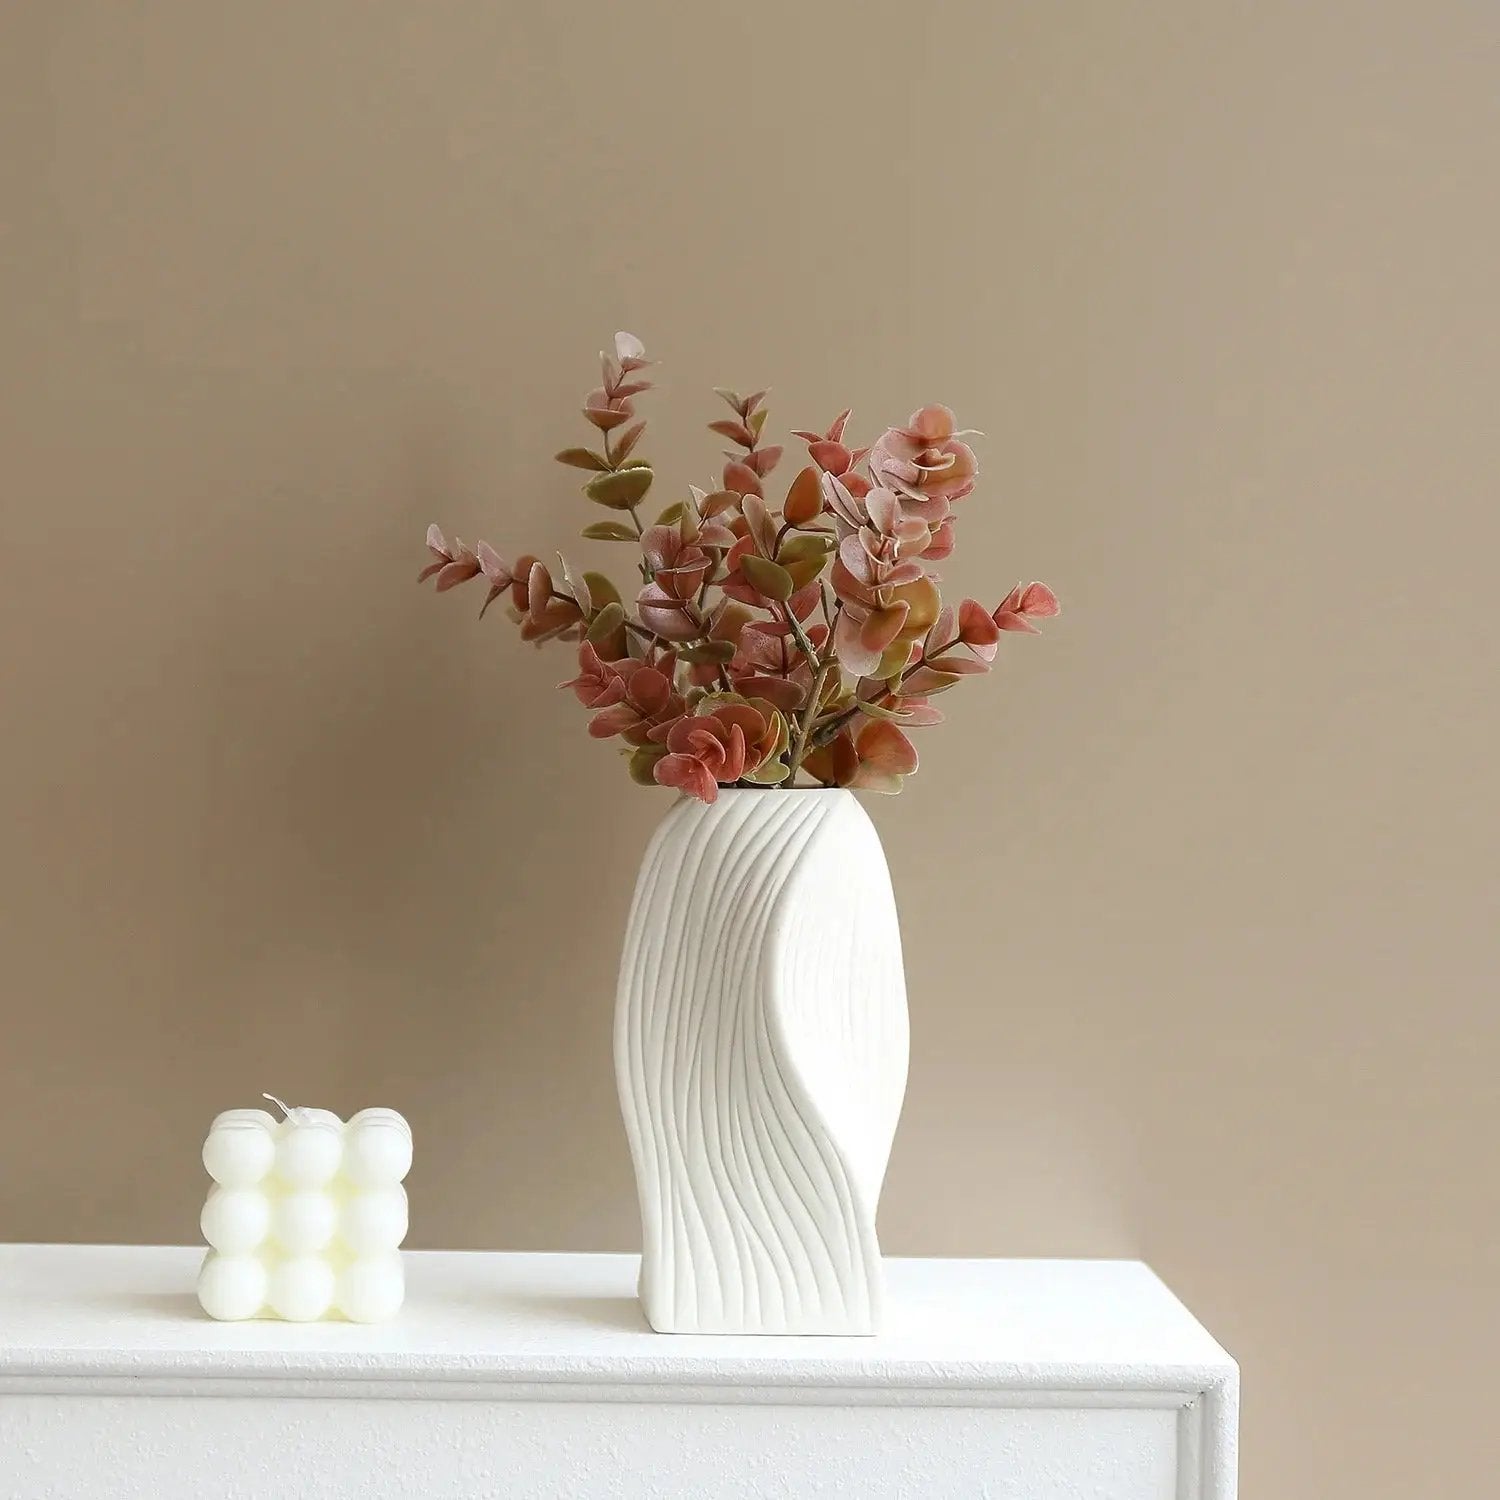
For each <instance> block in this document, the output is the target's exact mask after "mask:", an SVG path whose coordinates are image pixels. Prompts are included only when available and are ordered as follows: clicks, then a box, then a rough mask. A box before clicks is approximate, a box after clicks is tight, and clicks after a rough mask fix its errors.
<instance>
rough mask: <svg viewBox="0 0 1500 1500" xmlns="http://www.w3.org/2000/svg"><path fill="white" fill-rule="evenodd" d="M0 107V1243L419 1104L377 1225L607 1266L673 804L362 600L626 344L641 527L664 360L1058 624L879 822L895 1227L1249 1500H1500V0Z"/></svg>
mask: <svg viewBox="0 0 1500 1500" xmlns="http://www.w3.org/2000/svg"><path fill="white" fill-rule="evenodd" d="M741 13H743V16H744V19H741V18H740V17H741ZM0 72H3V75H4V76H3V77H0V100H3V104H0V110H3V118H4V122H5V123H4V129H3V132H0V318H3V319H4V326H3V330H0V331H3V338H0V382H3V389H0V465H3V475H4V482H3V487H0V495H3V500H0V503H3V505H4V515H5V537H6V552H7V567H6V570H5V575H6V576H5V584H4V589H3V591H0V620H3V627H0V628H3V637H0V672H3V682H4V705H5V710H6V714H5V728H4V733H3V736H0V817H3V827H4V837H5V846H4V847H5V858H4V860H3V862H0V882H3V884H0V952H3V957H4V963H5V970H6V975H5V1000H4V1002H3V1007H4V1035H3V1056H0V1140H3V1141H5V1142H6V1143H7V1145H6V1146H5V1147H4V1156H3V1158H0V1237H5V1238H20V1239H25V1238H35V1239H85V1240H87V1239H98V1240H109V1239H116V1240H186V1239H191V1238H193V1236H194V1221H195V1215H196V1210H197V1206H198V1198H199V1195H200V1191H201V1182H200V1173H199V1168H198V1166H197V1162H196V1148H197V1143H198V1139H199V1136H200V1133H201V1131H202V1129H203V1127H204V1126H205V1124H206V1122H207V1120H208V1118H209V1117H210V1116H211V1115H212V1114H213V1113H214V1112H215V1111H216V1110H217V1109H219V1108H222V1107H225V1106H228V1105H233V1104H243V1103H247V1102H253V1101H254V1099H255V1097H256V1095H257V1093H258V1092H259V1091H260V1090H261V1089H263V1088H269V1089H273V1090H275V1091H276V1092H278V1093H281V1094H283V1095H287V1096H294V1097H296V1098H299V1099H303V1100H306V1101H308V1102H317V1103H323V1104H327V1105H331V1106H333V1107H335V1108H339V1109H346V1110H347V1109H352V1108H355V1107H358V1106H360V1105H363V1104H366V1103H371V1102H380V1103H390V1104H394V1105H398V1106H399V1107H401V1108H402V1109H404V1110H406V1111H408V1112H409V1114H410V1115H411V1117H412V1118H413V1120H414V1121H415V1124H416V1128H417V1132H418V1139H419V1142H420V1146H421V1154H420V1165H419V1167H418V1169H417V1172H416V1174H415V1176H414V1179H413V1195H414V1200H415V1231H414V1235H413V1239H414V1241H415V1242H416V1243H418V1244H423V1245H461V1246H512V1247H557V1246H566V1247H578V1248H592V1247H598V1248H604V1247H628V1246H630V1245H631V1244H632V1243H633V1234H634V1222H633V1214H634V1206H633V1198H632V1190H631V1186H630V1180H629V1176H628V1166H627V1160H626V1155H625V1151H624V1149H623V1145H622V1140H621V1133H620V1130H619V1129H618V1127H617V1121H616V1112H615V1103H614V1098H613V1083H612V1079H611V1073H610V1063H609V1050H608V1049H609V1011H610V1003H611V985H612V969H613V964H614V961H615V945H616V940H617V935H618V933H619V930H620V926H621V922H622V918H623V909H624V905H625V902H626V899H627V896H628V892H629V884H630V880H631V877H632V873H633V868H634V865H635V862H636V859H637V857H638V852H639V850H640V848H641V845H642V842H643V840H644V838H645V837H646V834H647V831H648V829H649V828H650V826H651V824H652V822H653V821H654V820H655V819H656V818H657V817H658V816H659V815H660V813H661V811H662V808H663V805H664V802H665V798H664V797H663V796H656V795H652V794H648V793H646V792H643V791H640V790H638V789H636V788H633V787H631V786H629V785H628V784H627V783H625V782H624V781H623V779H622V778H621V776H620V775H619V773H618V768H617V766H616V764H615V763H614V761H613V759H612V757H611V755H610V753H609V752H608V751H607V750H605V749H604V748H602V747H600V746H599V745H596V744H593V743H591V742H589V741H588V740H587V739H586V738H585V736H584V735H583V733H582V728H581V722H580V717H579V713H578V710H577V708H576V705H574V704H573V703H572V702H571V701H570V700H569V699H567V698H566V697H565V696H564V695H560V694H557V693H555V692H553V691H552V685H553V684H554V683H555V682H556V681H557V680H558V679H559V678H560V677H562V676H563V675H565V668H566V662H565V661H564V660H562V659H561V658H560V657H559V656H557V655H549V656H547V657H546V658H542V657H539V656H537V655H534V654H532V653H531V652H529V651H526V650H522V649H520V648H519V647H518V646H517V644H516V643H515V642H514V640H512V639H511V638H510V632H509V629H508V627H507V625H506V623H505V622H504V621H503V620H502V619H500V618H498V617H496V618H494V619H491V620H488V621H486V622H485V623H484V625H482V626H481V625H479V624H478V623H477V622H476V621H475V619H474V615H473V605H474V604H475V603H476V601H475V600H473V599H469V598H445V599H443V600H434V599H432V598H431V597H428V596H426V595H424V594H423V593H421V592H419V591H418V590H417V588H416V587H415V585H414V584H413V581H412V579H413V575H414V573H415V570H416V568H417V566H418V563H419V561H420V555H419V554H420V549H419V538H420V535H421V531H422V528H423V527H424V526H425V525H426V523H427V522H428V520H430V519H439V520H441V521H443V522H444V523H445V524H446V525H448V526H450V527H452V528H456V529H457V530H458V532H459V533H460V534H462V535H463V536H465V537H468V538H472V537H473V536H474V535H475V534H476V533H482V534H483V535H485V536H487V537H488V538H490V539H491V540H492V541H494V542H495V543H497V544H499V545H501V546H502V547H507V548H511V549H519V548H521V547H522V546H525V545H531V546H535V547H537V548H542V547H549V548H550V547H552V546H555V545H557V544H558V543H565V542H567V540H568V539H569V538H570V537H571V536H572V535H573V531H574V528H575V527H576V525H577V524H579V523H580V522H581V521H582V520H584V519H587V518H585V517H584V516H583V515H582V511H581V505H582V502H577V503H575V502H574V501H573V500H572V499H571V498H570V490H571V486H570V482H569V480H568V477H567V475H566V474H565V473H564V472H563V471H560V470H555V469H554V467H553V466H552V465H551V464H550V463H549V459H548V456H549V455H550V453H551V452H552V451H553V449H555V448H556V447H558V446H560V445H562V444H563V443H565V442H569V441H573V440H574V439H575V437H576V435H577V427H576V425H575V421H574V417H573V408H574V406H575V404H576V401H577V397H578V394H579V393H580V392H581V391H582V389H583V388H584V386H585V385H586V384H587V383H588V382H589V380H590V377H591V373H592V368H593V351H594V350H595V349H596V348H597V347H599V344H600V342H601V341H602V340H603V339H605V338H606V337H607V336H608V334H609V333H610V331H611V330H613V329H614V328H616V327H619V326H623V327H628V328H631V329H634V330H636V331H637V332H639V333H640V334H642V335H643V336H644V337H645V338H646V339H647V340H648V342H649V344H650V347H651V349H652V352H653V353H655V354H657V355H659V356H660V357H661V358H662V359H663V360H664V361H665V364H664V368H663V374H664V379H665V381H666V383H667V386H668V388H669V389H668V390H667V392H666V394H665V399H663V400H661V401H659V402H658V403H657V404H656V406H655V407H654V410H655V411H656V412H657V413H658V414H659V421H658V426H657V431H658V433H659V434H660V435H661V437H662V439H663V440H664V441H663V442H662V443H660V444H659V445H658V451H661V450H662V449H663V448H666V447H668V446H670V450H671V453H672V459H671V462H670V463H668V464H667V465H666V466H665V467H666V473H667V477H669V478H670V479H672V480H673V481H675V482H677V483H679V484H680V483H683V482H685V481H686V480H687V479H688V478H690V477H698V476H700V475H702V474H704V473H705V472H706V470H707V467H708V465H709V464H710V462H711V455H712V452H713V447H712V442H711V440H710V439H708V437H707V435H706V434H703V433H702V432H701V430H700V428H699V425H698V424H700V423H701V422H703V421H705V420H707V419H708V418H709V416H710V415H711V414H712V412H713V401H712V398H711V397H710V396H709V395H708V394H707V387H709V386H710V385H712V384H714V383H718V382H723V381H733V382H744V383H746V384H749V383H755V382H763V381H770V382H772V383H774V385H775V387H776V390H775V395H774V399H773V420H779V421H781V422H783V423H785V424H786V425H788V426H790V425H806V424H810V423H819V424H820V423H826V422H827V420H828V419H829V418H830V417H831V416H832V415H833V414H834V412H835V411H836V410H837V409H838V407H839V406H840V405H842V404H845V403H852V404H853V406H854V407H855V410H856V423H857V425H858V427H859V430H860V431H863V432H868V431H870V429H871V428H872V427H873V426H874V425H875V424H877V423H878V422H880V421H883V420H887V419H891V418H898V417H901V416H904V415H905V414H906V412H907V411H908V410H909V409H910V408H911V407H912V406H914V405H916V404H917V403H918V402H919V401H921V400H924V399H931V398H936V399H942V400H945V401H948V402H950V403H952V404H953V405H955V406H956V407H957V408H958V409H959V411H960V414H961V415H962V416H963V417H964V418H965V419H966V420H968V421H970V422H972V423H973V424H974V425H977V426H979V427H982V428H983V429H984V430H985V432H986V434H987V437H986V439H985V441H984V443H983V445H982V453H981V458H982V463H983V466H984V473H983V480H984V482H983V484H982V488H981V491H980V493H979V494H978V495H977V496H976V497H975V498H974V499H972V500H971V501H969V502H967V504H966V506H965V510H964V520H963V530H962V537H963V548H962V550H961V552H960V554H959V555H958V557H957V558H956V559H955V560H954V561H953V562H952V564H951V565H950V567H949V568H948V575H949V577H950V579H951V580H952V583H953V584H954V586H955V587H956V588H958V589H960V590H963V591H965V592H979V593H984V594H989V595H992V596H998V594H999V592H1000V591H1001V590H1002V589H1003V588H1004V587H1005V586H1008V584H1009V583H1011V582H1012V581H1014V579H1015V578H1017V577H1020V576H1023V575H1024V576H1027V577H1031V576H1040V577H1043V578H1046V579H1048V580H1050V581H1051V582H1052V583H1053V584H1054V585H1056V587H1057V588H1058V589H1059V590H1060V592H1061V593H1062V594H1063V595H1064V597H1065V602H1066V613H1065V615H1064V617H1063V619H1062V620H1061V621H1059V622H1058V624H1057V626H1056V628H1054V629H1053V630H1052V631H1051V632H1050V636H1049V638H1048V639H1046V640H1043V641H1012V642H1008V643H1007V646H1008V649H1007V652H1006V666H1005V670H1004V672H1003V673H1002V674H1001V676H1000V677H999V678H998V679H994V680H991V681H990V682H988V683H984V684H979V685H976V686H974V687H973V688H972V689H971V690H969V691H967V692H965V693H963V694H962V695H961V696H958V695H955V698H954V699H952V700H950V702H952V706H953V715H952V717H953V722H952V723H951V724H950V725H949V726H948V727H947V728H946V729H943V730H940V731H934V732H932V733H931V734H930V737H927V738H924V739H923V742H922V748H923V753H924V756H925V758H926V768H925V770H924V772H923V774H922V775H921V776H919V777H918V779H917V780H916V781H915V782H914V783H913V784H912V785H911V786H910V787H909V790H908V792H907V793H906V795H905V796H903V797H901V798H900V799H897V800H895V801H893V802H884V801H882V802H879V803H878V804H873V805H872V808H871V810H872V812H873V814H874V816H875V818H876V819H877V821H878V824H879V826H880V828H881V831H882V833H883V835H884V837H885V839H886V841H887V845H888V848H889V851H890V855H891V862H892V865H893V867H894V870H895V876H896V882H897V886H898V894H899V897H900V900H901V903H902V906H903V910H904V915H905V926H906V936H907V945H908V958H909V970H910V987H911V1001H912V1010H913V1023H914V1024H913V1062H912V1074H911V1089H910V1094H909V1101H908V1105H907V1112H906V1116H905V1122H904V1126H903V1129H902V1133H901V1136H900V1139H899V1141H898V1144H897V1148H896V1153H895V1158H894V1161H893V1163H892V1167H891V1174H890V1181H889V1191H888V1194H887V1198H886V1203H885V1209H884V1221H883V1222H884V1234H885V1240H886V1244H887V1246H888V1248H889V1249H890V1250H892V1251H896V1252H900V1253H922V1252H936V1253H981V1254H997V1253H998V1254H1061V1255H1117V1254H1142V1255H1145V1256H1146V1257H1148V1258H1149V1259H1150V1260H1151V1261H1152V1262H1153V1263H1154V1264H1155V1265H1156V1266H1157V1267H1158V1268H1159V1269H1160V1270H1161V1271H1162V1272H1163V1274H1164V1275H1166V1276H1167V1277H1168V1278H1169V1279H1170V1280H1171V1281H1172V1282H1173V1284H1174V1285H1175V1286H1177V1287H1178V1288H1179V1290H1180V1291H1181V1292H1182V1294H1183V1295H1184V1296H1185V1297H1186V1298H1187V1299H1188V1300H1189V1301H1190V1302H1191V1303H1192V1304H1193V1305H1194V1306H1195V1308H1197V1309H1198V1310H1199V1311H1200V1312H1201V1314H1202V1315H1203V1317H1204V1318H1205V1320H1206V1321H1207V1322H1209V1323H1210V1325H1211V1326H1212V1327H1213V1328H1214V1329H1215V1331H1216V1332H1217V1333H1218V1334H1219V1335H1220V1336H1221V1337H1222V1338H1223V1340H1224V1341H1225V1342H1226V1343H1227V1344H1228V1345H1229V1346H1230V1348H1231V1349H1233V1350H1234V1351H1235V1352H1236V1353H1237V1354H1238V1355H1239V1356H1240V1357H1241V1358H1242V1361H1243V1364H1244V1369H1245V1377H1246V1396H1245V1460H1244V1474H1245V1481H1246V1492H1247V1494H1248V1495H1250V1496H1256V1497H1260V1496H1266V1497H1270V1496H1276V1497H1278V1500H1286V1497H1294V1496H1307V1497H1314V1496H1316V1497H1319V1500H1332V1497H1345V1496H1347V1497H1351V1500H1352V1497H1356V1496H1358V1497H1360V1500H1370V1497H1379V1496H1392V1497H1396V1496H1400V1497H1407V1496H1412V1495H1418V1494H1420V1495H1461V1494H1463V1495H1474V1494H1478V1493H1481V1492H1482V1491H1483V1490H1484V1489H1485V1488H1486V1487H1487V1486H1488V1485H1490V1484H1491V1483H1492V1482H1493V1477H1494V1466H1495V1450H1494V1446H1493V1440H1492V1438H1491V1436H1490V1434H1489V1430H1488V1422H1489V1411H1490V1401H1489V1398H1490V1397H1492V1396H1493V1393H1494V1375H1493V1356H1494V1350H1495V1347H1496V1337H1497V1333H1500V1327H1497V1325H1500V1269H1497V1265H1500V1253H1497V1250H1496V1246H1495V1235H1496V1233H1497V1231H1500V1187H1497V1183H1500V1176H1497V1173H1496V1170H1495V1149H1496V1137H1497V1127H1500V1109H1497V1104H1496V1092H1495V1091H1496V1084H1495V1076H1496V1065H1497V1062H1500V1023H1497V1008H1496V1005H1495V984H1494V977H1495V957H1496V943H1495V931H1494V923H1495V912H1496V901H1495V898H1496V879H1495V791H1496V784H1495V776H1494V769H1493V757H1494V744H1493V737H1494V734H1495V731H1496V729H1497V727H1500V716H1497V713H1496V709H1495V699H1494V692H1495V667H1496V653H1495V628H1494V615H1493V607H1492V599H1493V593H1494V585H1493V579H1494V577H1495V573H1496V567H1497V563H1496V556H1497V545H1500V525H1497V520H1496V510H1497V499H1500V497H1497V493H1496V490H1497V485H1496V475H1497V462H1496V425H1497V424H1496V396H1497V390H1500V356H1497V348H1500V316H1497V303H1496V290H1495V283H1494V268H1495V264H1496V240H1497V235H1500V209H1497V181H1500V175H1497V174H1500V86H1497V78H1500V13H1497V11H1496V10H1495V8H1494V7H1492V6H1489V5H1487V4H1483V3H1480V0H1472V3H1468V4H1463V3H1448V4H1432V5H1420V6H1419V5H1401V4H1394V3H1392V4H1348V5H1337V4H1329V3H1321V4H1310V5H1302V4H1265V5H1249V4H1228V3H1214V4H1196V3H1190V0H1177V3H1154V4H1146V5H1134V6H1124V5H1115V4H1112V3H1099V4H1082V3H1079V4H1067V5H1022V4H1012V3H1005V4H990V3H986V0H969V3H966V4H960V5H954V6H952V7H947V8H943V7H934V8H931V9H930V10H928V11H925V12H924V11H923V10H922V9H921V8H920V7H917V8H913V7H911V6H909V5H897V4H893V3H886V0H874V3H864V4H859V5H856V4H853V3H847V4H846V3H840V4H819V3H811V4H809V3H807V0H802V3H797V4H793V3H790V0H772V3H762V4H756V5H746V6H740V7H719V6H699V7H685V6H682V5H680V4H677V3H675V0H674V3H656V0H651V3H646V0H635V3H632V4H629V5H623V4H621V5H616V4H613V3H608V0H589V3H582V4H575V5H555V6H554V5H545V4H543V5H531V6H521V5H516V4H512V3H508V0H487V3H483V4H480V3H474V4H457V3H449V4H432V5H426V6H417V5H408V4H398V3H388V4H377V5H367V4H361V3H354V0H313V3H295V4H293V3H261V4H248V3H220V4H201V3H195V0H175V3H154V4H152V3H142V4H130V5H126V4H119V3H97V4H86V3H67V0H63V3H57V0H45V3H44V0H32V3H25V0H11V3H9V4H7V5H6V6H5V7H4V8H3V11H0ZM575 550H576V548H575ZM1481 598H1482V599H1483V603H1484V605H1485V606H1486V608H1485V609H1484V610H1483V612H1481ZM581 871H583V872H586V873H583V874H582V875H580V872H581Z"/></svg>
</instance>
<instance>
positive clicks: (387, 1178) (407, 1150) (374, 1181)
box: [344, 1109, 411, 1187]
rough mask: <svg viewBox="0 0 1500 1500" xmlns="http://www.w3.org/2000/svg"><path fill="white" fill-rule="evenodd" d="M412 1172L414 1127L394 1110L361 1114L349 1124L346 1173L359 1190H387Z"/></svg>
mask: <svg viewBox="0 0 1500 1500" xmlns="http://www.w3.org/2000/svg"><path fill="white" fill-rule="evenodd" d="M410 1170H411V1127H410V1126H408V1125H407V1123H406V1121H405V1120H403V1119H402V1118H401V1116H400V1115H398V1114H397V1113H396V1111H395V1110H393V1109H365V1110H361V1111H360V1112H359V1113H358V1114H357V1115H355V1116H354V1118H353V1119H352V1120H350V1122H349V1134H348V1137H347V1139H346V1140H345V1142H344V1171H345V1173H346V1174H347V1175H348V1178H349V1180H350V1182H352V1183H354V1184H355V1185H356V1186H357V1187H385V1186H389V1185H391V1184H394V1183H397V1182H400V1181H401V1179H402V1178H403V1177H405V1176H406V1174H407V1173H408V1172H409V1171H410Z"/></svg>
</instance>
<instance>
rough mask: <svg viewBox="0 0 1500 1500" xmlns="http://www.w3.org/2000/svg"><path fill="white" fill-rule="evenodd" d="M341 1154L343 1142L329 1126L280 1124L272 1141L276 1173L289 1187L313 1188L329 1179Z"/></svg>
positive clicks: (320, 1124)
mask: <svg viewBox="0 0 1500 1500" xmlns="http://www.w3.org/2000/svg"><path fill="white" fill-rule="evenodd" d="M343 1154H344V1142H343V1138H342V1136H341V1135H340V1133H339V1131H338V1130H337V1129H335V1128H334V1127H333V1126H331V1125H327V1124H323V1123H321V1122H320V1123H318V1124H315V1125H301V1124H293V1123H291V1122H290V1121H288V1122H287V1124H285V1125H283V1126H282V1129H281V1136H280V1139H278V1140H277V1142H276V1175H277V1176H278V1177H279V1178H280V1179H281V1180H282V1181H283V1182H284V1183H285V1184H286V1185H287V1186H288V1187H291V1188H317V1187H323V1186H324V1185H325V1184H326V1183H329V1182H332V1181H333V1176H334V1173H335V1172H337V1171H338V1169H339V1162H340V1160H341V1158H342V1157H343Z"/></svg>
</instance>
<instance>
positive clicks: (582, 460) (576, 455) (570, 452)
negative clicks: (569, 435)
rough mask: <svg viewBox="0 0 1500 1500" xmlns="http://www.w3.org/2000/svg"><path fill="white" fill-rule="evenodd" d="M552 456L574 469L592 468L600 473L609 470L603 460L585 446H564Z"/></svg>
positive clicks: (605, 472)
mask: <svg viewBox="0 0 1500 1500" xmlns="http://www.w3.org/2000/svg"><path fill="white" fill-rule="evenodd" d="M554 457H555V458H556V459H557V461H558V463H560V464H567V465H569V467H571V468H574V469H594V470H597V471H598V472H599V473H601V474H607V473H608V472H609V465H608V464H607V463H605V462H604V460H603V459H602V458H600V456H599V455H598V454H597V453H593V452H591V451H590V450H589V449H587V448H564V449H563V451H562V452H561V453H558V454H555V455H554Z"/></svg>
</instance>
